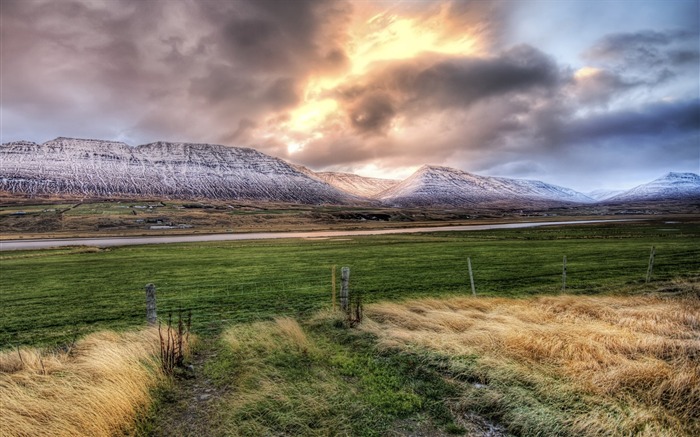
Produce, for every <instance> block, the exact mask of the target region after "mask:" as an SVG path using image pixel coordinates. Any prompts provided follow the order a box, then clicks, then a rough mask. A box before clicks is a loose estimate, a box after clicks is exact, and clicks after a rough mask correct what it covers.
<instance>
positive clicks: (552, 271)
mask: <svg viewBox="0 0 700 437" xmlns="http://www.w3.org/2000/svg"><path fill="white" fill-rule="evenodd" d="M652 245H653V246H655V248H656V258H655V264H654V275H653V277H652V282H651V283H650V284H645V275H646V271H647V263H648V258H649V251H650V248H651V246H652ZM564 255H566V256H567V268H568V272H567V273H568V274H567V294H566V295H562V294H561V284H562V283H561V281H562V275H561V270H562V257H563V256H564ZM467 257H471V260H472V265H473V267H474V277H475V282H476V287H477V292H478V294H479V296H480V297H478V298H473V297H471V296H470V294H471V291H470V289H469V279H468V273H467V263H466V258H467ZM333 265H336V266H338V267H340V266H349V267H351V280H350V285H351V290H353V291H354V292H357V291H361V292H362V293H363V296H364V302H365V308H366V318H365V321H364V322H363V323H362V324H361V325H360V326H359V329H348V328H347V326H346V323H345V322H344V321H343V319H342V316H340V315H339V314H338V313H337V312H336V313H331V312H329V311H328V309H329V308H330V306H331V266H333ZM0 267H1V270H2V272H1V273H2V275H0V300H1V301H2V307H0V335H1V336H2V337H0V340H1V342H2V343H1V345H2V346H1V347H2V348H3V349H4V352H0V385H1V387H0V388H2V390H1V391H2V393H3V396H0V406H2V408H0V423H2V424H3V425H2V428H6V429H12V430H13V431H12V433H10V435H12V436H21V435H34V434H37V433H40V432H44V433H45V434H46V435H64V434H65V435H113V434H115V433H116V434H120V433H126V434H128V435H134V434H135V435H143V436H159V435H162V436H166V435H222V436H224V435H251V436H253V435H305V436H328V435H338V434H341V435H361V436H381V435H431V436H447V435H450V434H457V435H473V436H505V435H509V434H515V435H524V436H528V435H532V436H535V435H537V436H569V435H570V436H574V435H581V434H586V435H601V436H603V435H606V436H608V435H620V436H622V435H638V436H669V437H670V436H674V437H675V436H691V435H694V433H696V431H697V430H698V429H700V425H699V424H698V423H699V420H700V418H699V417H698V416H697V411H699V410H700V409H699V408H698V407H699V406H700V392H698V390H697V387H698V381H699V380H700V366H699V365H698V364H697V360H696V357H697V354H698V351H700V344H698V340H697V338H698V333H699V332H700V325H698V323H699V321H698V297H697V296H698V281H699V278H700V220H697V219H696V220H688V219H686V220H683V221H678V220H670V219H669V220H657V221H646V222H638V223H608V224H599V225H571V226H565V227H548V228H536V229H523V230H497V231H496V230H494V231H481V232H445V233H436V234H413V235H394V236H372V237H353V238H338V239H323V240H269V241H247V242H225V243H221V242H216V243H198V244H173V245H152V246H127V247H120V248H112V249H108V250H106V249H99V248H93V247H67V248H61V249H49V250H38V251H12V252H2V253H0ZM338 276H340V275H339V268H338ZM149 282H153V283H155V284H156V285H157V286H158V307H159V314H160V316H161V317H163V316H165V315H167V313H168V312H170V311H177V310H178V309H183V310H186V311H188V310H191V311H192V312H193V321H194V331H195V333H198V334H199V338H200V341H199V343H198V344H196V345H194V349H193V350H194V355H193V356H192V358H191V360H192V363H193V364H194V369H195V370H194V374H193V375H190V378H186V379H171V380H167V379H164V378H163V377H162V376H161V375H160V373H159V372H158V371H156V370H157V363H156V361H154V360H156V357H155V356H156V355H157V345H156V344H155V343H154V342H155V341H157V337H154V333H153V331H152V330H151V331H145V332H143V331H142V332H141V333H135V332H133V331H129V332H127V333H125V334H115V333H106V334H105V333H102V334H89V333H90V332H92V331H96V330H99V329H103V328H109V329H116V330H123V329H126V328H135V329H141V328H142V327H143V325H144V322H145V293H144V285H145V284H147V283H149ZM646 294H649V295H648V296H647V295H646ZM373 302H374V303H373ZM149 332H150V333H149ZM86 335H87V337H85V336H86ZM155 335H156V336H157V334H155ZM81 337H85V339H84V340H82V341H81V340H78V341H77V343H76V345H75V348H73V347H71V346H69V347H68V349H67V350H66V348H65V347H64V348H58V349H55V348H53V349H49V350H46V349H44V350H39V349H33V348H30V347H29V346H28V345H42V344H44V345H48V346H51V345H53V346H56V345H66V344H68V345H70V344H72V343H73V341H74V340H75V339H76V338H81ZM18 346H19V349H17V347H18ZM18 350H19V351H20V352H19V353H17V351H18ZM112 383H114V384H117V386H119V387H122V386H123V387H128V388H129V389H128V390H125V389H122V388H116V387H113V386H110V385H109V384H112ZM132 389H133V390H132ZM77 397H79V398H80V399H81V400H75V401H72V402H69V403H66V402H59V401H57V399H64V400H65V399H73V398H75V399H78V398H77ZM52 399H53V400H52ZM153 399H155V401H154V402H152V400H153ZM149 403H151V404H150V405H151V406H150V409H147V408H146V407H147V406H148V404H149ZM96 405H98V406H99V408H97V407H94V406H96ZM93 407H94V408H93ZM81 408H88V409H90V411H91V413H90V415H85V414H84V413H82V412H81V411H82V410H80V409H81ZM75 415H78V416H81V417H82V416H85V417H91V418H92V419H91V420H88V421H78V422H76V421H65V420H63V418H64V417H67V416H75ZM52 418H53V419H52ZM51 424H52V425H55V427H53V428H52V427H50V426H49V425H51ZM5 425H7V426H5ZM10 426H11V427H10Z"/></svg>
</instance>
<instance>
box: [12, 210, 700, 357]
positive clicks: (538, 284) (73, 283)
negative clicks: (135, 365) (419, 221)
mask: <svg viewBox="0 0 700 437" xmlns="http://www.w3.org/2000/svg"><path fill="white" fill-rule="evenodd" d="M652 245H654V246H655V247H656V258H655V265H654V276H653V278H654V279H655V280H663V279H671V278H675V277H688V276H693V275H698V274H700V223H698V222H697V221H696V222H688V221H686V222H683V223H677V222H674V223H666V222H663V221H660V222H656V221H649V222H640V223H617V224H604V225H569V226H566V227H551V228H538V229H523V230H507V231H506V230H497V231H480V232H445V233H436V234H422V235H421V234H418V235H394V236H371V237H354V238H340V239H329V240H274V241H273V240H269V241H249V242H225V243H221V242H212V243H198V244H169V245H151V246H129V247H120V248H112V249H106V250H101V249H97V248H65V249H55V250H46V251H20V252H15V251H12V252H2V253H0V268H1V270H2V275H1V277H0V301H2V303H3V305H2V307H1V308H0V345H2V346H0V347H3V348H7V347H12V346H15V345H18V344H41V343H61V342H66V341H70V339H72V338H73V337H74V336H76V335H83V334H86V333H88V332H91V331H94V330H97V329H103V328H117V329H121V328H126V327H133V326H140V325H142V324H143V322H144V319H145V316H144V313H145V293H144V286H145V285H146V284H147V283H154V284H156V286H157V287H158V302H159V304H158V306H159V311H160V313H161V315H163V314H165V313H167V312H168V311H177V310H178V309H180V308H182V309H186V310H187V309H191V310H192V311H193V320H194V327H195V331H196V332H218V331H219V330H220V329H221V327H222V326H225V325H226V324H227V323H229V322H243V321H255V320H265V319H271V318H273V317H277V316H281V315H290V316H300V315H301V316H306V315H309V314H312V313H313V312H315V311H317V310H319V309H323V308H328V307H329V306H330V304H331V266H333V265H337V266H338V270H339V267H340V266H349V267H350V268H351V278H350V285H351V289H354V290H360V291H362V292H363V293H364V296H365V300H366V301H367V302H374V301H379V300H386V299H405V298H410V297H420V296H444V295H454V294H464V293H470V290H469V279H468V273H467V259H466V258H467V256H469V257H471V260H472V265H473V267H474V279H475V283H476V289H477V292H478V294H479V295H488V296H524V295H533V294H541V293H548V294H552V293H558V292H560V290H561V270H562V257H563V256H564V255H566V256H567V270H568V272H567V291H568V292H570V293H578V294H595V293H602V292H606V291H610V290H618V289H620V288H621V287H623V288H624V287H625V286H628V285H630V284H637V285H638V284H640V283H642V282H643V281H644V278H645V274H646V269H647V263H648V258H649V251H650V248H651V246H652ZM339 276H340V275H339V272H338V277H339Z"/></svg>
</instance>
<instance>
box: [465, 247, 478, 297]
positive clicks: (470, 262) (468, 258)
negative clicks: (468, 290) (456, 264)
mask: <svg viewBox="0 0 700 437" xmlns="http://www.w3.org/2000/svg"><path fill="white" fill-rule="evenodd" d="M467 266H468V267H469V282H470V283H471V284H472V296H476V288H474V274H473V273H472V258H471V257H470V256H468V257H467Z"/></svg>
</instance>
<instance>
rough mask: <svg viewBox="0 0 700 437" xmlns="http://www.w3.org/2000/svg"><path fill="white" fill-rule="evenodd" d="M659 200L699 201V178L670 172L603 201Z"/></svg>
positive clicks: (693, 174) (690, 174)
mask: <svg viewBox="0 0 700 437" xmlns="http://www.w3.org/2000/svg"><path fill="white" fill-rule="evenodd" d="M660 200H700V176H699V175H697V174H695V173H689V172H685V173H682V172H673V171H672V172H669V173H666V174H665V175H663V176H661V177H660V178H658V179H654V180H653V181H651V182H648V183H646V184H642V185H638V186H636V187H634V188H632V189H631V190H627V191H624V192H622V193H621V194H618V195H616V196H613V197H610V198H608V199H605V201H606V202H641V201H660Z"/></svg>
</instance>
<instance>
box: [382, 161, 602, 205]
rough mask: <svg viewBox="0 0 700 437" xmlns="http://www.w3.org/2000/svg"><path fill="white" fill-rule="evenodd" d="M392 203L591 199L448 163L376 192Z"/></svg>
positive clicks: (526, 202) (424, 169)
mask: <svg viewBox="0 0 700 437" xmlns="http://www.w3.org/2000/svg"><path fill="white" fill-rule="evenodd" d="M377 198H378V199H380V200H381V201H383V202H384V203H386V204H389V205H392V206H402V207H423V206H450V207H462V206H487V205H489V206H503V207H510V206H512V207H524V206H528V205H533V204H545V203H559V204H561V203H591V202H594V201H593V199H591V198H590V197H588V196H586V195H584V194H581V193H579V192H576V191H574V190H571V189H568V188H563V187H558V186H556V185H550V184H547V183H544V182H540V181H530V180H520V179H508V178H497V177H485V176H478V175H474V174H471V173H467V172H464V171H461V170H456V169H453V168H449V167H439V166H423V167H421V168H420V169H418V171H416V173H414V174H413V175H411V176H410V177H409V178H408V179H406V180H405V181H403V182H401V183H399V184H397V185H396V186H394V187H392V188H389V189H387V190H385V191H383V192H382V193H380V194H379V195H378V196H377Z"/></svg>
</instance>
